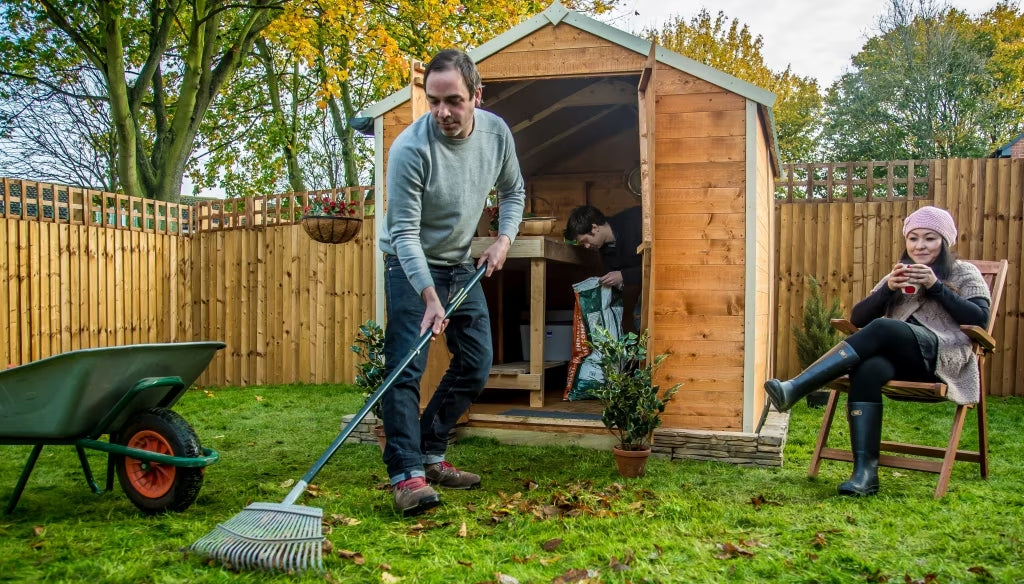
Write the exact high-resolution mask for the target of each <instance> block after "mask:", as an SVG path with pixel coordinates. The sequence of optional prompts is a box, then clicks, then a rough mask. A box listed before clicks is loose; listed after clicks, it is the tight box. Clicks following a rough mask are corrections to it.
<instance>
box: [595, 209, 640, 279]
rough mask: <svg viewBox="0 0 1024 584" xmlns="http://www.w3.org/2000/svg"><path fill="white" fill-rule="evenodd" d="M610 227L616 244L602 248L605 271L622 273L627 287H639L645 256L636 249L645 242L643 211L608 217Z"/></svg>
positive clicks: (630, 210) (628, 211)
mask: <svg viewBox="0 0 1024 584" xmlns="http://www.w3.org/2000/svg"><path fill="white" fill-rule="evenodd" d="M608 225H609V226H610V227H611V228H612V233H614V234H615V244H614V245H609V244H605V245H603V246H601V250H600V251H601V261H602V263H604V268H605V270H607V271H609V272H614V271H616V270H618V271H620V272H622V282H623V283H624V284H625V285H626V286H639V285H640V280H641V276H642V269H643V268H642V264H643V256H642V255H641V254H639V253H637V252H636V248H638V247H639V246H640V244H641V243H642V242H643V211H642V210H641V209H640V207H632V208H629V209H626V210H625V211H622V212H621V213H618V214H616V215H613V216H611V217H608Z"/></svg>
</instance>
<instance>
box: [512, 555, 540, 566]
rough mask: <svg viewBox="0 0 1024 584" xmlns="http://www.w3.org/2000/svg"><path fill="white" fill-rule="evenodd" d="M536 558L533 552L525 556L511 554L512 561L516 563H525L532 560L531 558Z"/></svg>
mask: <svg viewBox="0 0 1024 584" xmlns="http://www.w3.org/2000/svg"><path fill="white" fill-rule="evenodd" d="M536 559H537V556H536V555H534V554H530V555H528V556H526V557H523V556H517V555H515V554H512V561H513V562H515V563H517V564H526V563H528V562H532V561H533V560H536Z"/></svg>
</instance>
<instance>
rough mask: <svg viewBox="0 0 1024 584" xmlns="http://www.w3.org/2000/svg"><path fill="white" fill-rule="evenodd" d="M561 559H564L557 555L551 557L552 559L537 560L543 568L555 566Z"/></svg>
mask: <svg viewBox="0 0 1024 584" xmlns="http://www.w3.org/2000/svg"><path fill="white" fill-rule="evenodd" d="M560 559H562V556H559V555H555V556H553V557H550V558H541V559H539V560H537V562H539V563H540V565H542V566H550V565H551V564H554V563H555V562H557V561H558V560H560Z"/></svg>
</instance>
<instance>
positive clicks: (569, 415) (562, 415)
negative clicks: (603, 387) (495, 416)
mask: <svg viewBox="0 0 1024 584" xmlns="http://www.w3.org/2000/svg"><path fill="white" fill-rule="evenodd" d="M501 415H502V416H529V417H531V418H557V419H559V420H597V421H599V422H600V421H601V414H588V413H585V412H558V411H549V412H545V411H537V410H527V409H516V408H513V409H511V410H505V411H504V412H501Z"/></svg>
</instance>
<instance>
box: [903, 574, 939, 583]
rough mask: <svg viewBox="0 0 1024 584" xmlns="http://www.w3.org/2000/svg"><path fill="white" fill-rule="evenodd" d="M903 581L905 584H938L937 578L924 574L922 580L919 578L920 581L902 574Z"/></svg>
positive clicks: (933, 575)
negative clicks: (936, 583) (935, 583)
mask: <svg viewBox="0 0 1024 584" xmlns="http://www.w3.org/2000/svg"><path fill="white" fill-rule="evenodd" d="M903 581H904V582H905V583H906V584H932V583H933V582H938V581H939V577H938V576H936V575H935V574H925V575H924V578H921V579H919V580H917V579H914V578H911V577H910V574H904V575H903Z"/></svg>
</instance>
